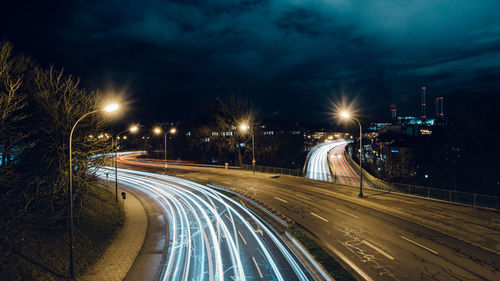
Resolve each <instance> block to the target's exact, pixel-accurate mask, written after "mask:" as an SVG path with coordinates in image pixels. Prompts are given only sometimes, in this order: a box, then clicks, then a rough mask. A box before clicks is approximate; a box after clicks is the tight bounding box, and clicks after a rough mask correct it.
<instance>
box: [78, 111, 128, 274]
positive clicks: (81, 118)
mask: <svg viewBox="0 0 500 281" xmlns="http://www.w3.org/2000/svg"><path fill="white" fill-rule="evenodd" d="M117 109H118V104H112V105H109V106H107V107H105V108H103V109H97V110H94V111H91V112H88V113H86V114H84V115H83V116H82V117H80V119H78V120H77V121H76V122H75V124H74V125H73V127H72V128H71V132H70V134H69V275H70V277H71V278H74V277H75V266H74V257H73V164H72V160H73V159H72V142H73V132H74V131H75V128H76V125H78V123H80V121H82V120H83V118H85V117H87V116H89V115H90V114H94V113H97V112H99V111H107V112H111V111H115V110H117Z"/></svg>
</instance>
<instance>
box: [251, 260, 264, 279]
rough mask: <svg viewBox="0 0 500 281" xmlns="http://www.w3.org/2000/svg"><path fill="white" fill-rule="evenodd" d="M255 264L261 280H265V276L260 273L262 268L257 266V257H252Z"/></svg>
mask: <svg viewBox="0 0 500 281" xmlns="http://www.w3.org/2000/svg"><path fill="white" fill-rule="evenodd" d="M252 260H253V263H254V264H255V267H256V268H257V271H258V272H259V276H260V279H262V278H264V275H262V272H261V271H260V267H259V265H258V264H257V261H256V260H255V257H252Z"/></svg>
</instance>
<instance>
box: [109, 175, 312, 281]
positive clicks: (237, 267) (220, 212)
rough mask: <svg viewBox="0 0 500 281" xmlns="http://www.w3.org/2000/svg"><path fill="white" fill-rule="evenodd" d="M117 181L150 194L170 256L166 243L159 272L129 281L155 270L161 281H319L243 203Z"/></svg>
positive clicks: (141, 180)
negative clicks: (161, 216) (158, 214)
mask: <svg viewBox="0 0 500 281" xmlns="http://www.w3.org/2000/svg"><path fill="white" fill-rule="evenodd" d="M107 172H111V173H113V172H114V170H113V169H110V170H108V169H107V168H104V169H102V171H101V176H102V177H103V178H106V177H105V173H107ZM118 181H119V183H120V184H124V185H126V186H128V188H129V189H130V188H132V189H134V190H136V191H137V192H140V193H144V194H148V196H149V197H150V198H151V199H152V200H153V201H155V202H156V205H158V206H160V208H162V209H163V210H162V213H163V214H164V215H165V218H164V219H163V220H164V221H166V226H165V227H168V231H165V232H167V233H168V234H167V237H168V238H167V240H168V243H166V245H167V247H166V250H162V246H161V245H165V242H164V241H163V243H160V245H159V247H157V251H156V254H157V256H156V257H155V258H153V259H151V262H153V263H154V265H153V266H154V267H155V266H156V267H159V269H155V268H153V270H151V267H149V268H148V267H147V266H142V267H139V268H135V269H134V268H133V270H132V271H134V270H138V271H141V272H139V273H138V272H132V273H129V276H130V275H133V276H136V277H139V276H148V272H143V271H145V270H146V271H148V270H151V271H158V272H159V273H158V274H153V275H159V280H314V277H313V275H312V274H310V273H309V271H308V270H307V268H306V267H305V266H303V265H302V263H301V261H300V260H299V259H298V258H297V257H296V256H295V254H294V253H293V252H292V251H291V250H290V249H289V248H288V247H287V245H286V244H285V242H284V241H283V240H282V238H281V237H280V235H279V234H277V233H275V232H274V231H273V230H272V228H271V227H269V225H268V224H267V223H266V222H265V221H264V220H262V219H261V218H259V217H258V216H257V215H256V214H255V213H254V212H252V211H250V210H249V209H247V208H246V207H244V206H243V205H242V204H241V203H240V202H237V201H235V200H233V199H231V198H229V197H227V196H225V195H224V194H221V193H219V192H217V191H214V190H212V189H210V188H208V187H206V186H204V185H200V184H196V183H193V182H190V181H188V180H185V179H180V178H175V177H170V176H166V175H161V174H153V173H148V172H142V171H136V170H126V169H118ZM163 239H164V238H163ZM160 242H161V241H160ZM158 251H160V253H158ZM162 251H163V253H161V252H162ZM159 254H160V255H161V256H162V257H161V258H160V257H159V256H158V255H159ZM155 279H156V278H155Z"/></svg>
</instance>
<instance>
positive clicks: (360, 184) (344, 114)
mask: <svg viewBox="0 0 500 281" xmlns="http://www.w3.org/2000/svg"><path fill="white" fill-rule="evenodd" d="M340 117H342V118H343V119H351V118H352V119H354V120H356V122H358V125H359V195H358V196H359V197H363V141H362V140H363V131H362V129H361V123H360V122H359V120H358V119H357V118H355V117H353V116H351V114H350V113H349V112H347V111H342V112H341V113H340Z"/></svg>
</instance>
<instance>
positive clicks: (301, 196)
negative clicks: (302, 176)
mask: <svg viewBox="0 0 500 281" xmlns="http://www.w3.org/2000/svg"><path fill="white" fill-rule="evenodd" d="M295 196H297V197H300V198H304V199H306V200H311V198H309V197H306V196H304V195H300V194H298V193H296V194H295Z"/></svg>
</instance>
